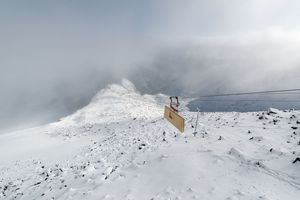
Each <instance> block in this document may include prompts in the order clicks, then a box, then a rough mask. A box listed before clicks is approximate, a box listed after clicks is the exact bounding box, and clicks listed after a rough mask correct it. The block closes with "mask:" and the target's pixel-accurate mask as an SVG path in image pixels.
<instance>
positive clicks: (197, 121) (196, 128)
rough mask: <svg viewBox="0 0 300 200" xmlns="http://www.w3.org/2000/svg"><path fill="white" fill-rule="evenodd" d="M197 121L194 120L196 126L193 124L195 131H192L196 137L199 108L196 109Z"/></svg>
mask: <svg viewBox="0 0 300 200" xmlns="http://www.w3.org/2000/svg"><path fill="white" fill-rule="evenodd" d="M197 111H198V112H197V120H196V124H195V131H194V136H196V134H197V127H198V120H199V108H197Z"/></svg>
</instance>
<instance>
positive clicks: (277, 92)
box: [182, 88, 300, 98]
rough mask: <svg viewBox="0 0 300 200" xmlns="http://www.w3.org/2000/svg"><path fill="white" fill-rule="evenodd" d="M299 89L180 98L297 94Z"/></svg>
mask: <svg viewBox="0 0 300 200" xmlns="http://www.w3.org/2000/svg"><path fill="white" fill-rule="evenodd" d="M299 91H300V88H299V89H287V90H266V91H254V92H241V93H225V94H210V95H200V96H194V97H192V96H184V97H182V98H206V97H225V96H243V95H254V94H282V95H285V94H296V93H287V92H299Z"/></svg>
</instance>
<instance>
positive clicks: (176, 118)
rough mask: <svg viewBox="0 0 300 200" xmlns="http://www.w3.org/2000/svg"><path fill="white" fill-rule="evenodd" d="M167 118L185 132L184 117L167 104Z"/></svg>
mask: <svg viewBox="0 0 300 200" xmlns="http://www.w3.org/2000/svg"><path fill="white" fill-rule="evenodd" d="M164 116H165V118H166V119H167V120H168V121H169V122H170V123H171V124H173V125H174V126H175V127H176V128H177V129H178V130H179V131H181V132H182V133H183V132H184V118H182V117H181V116H180V115H179V114H178V113H176V112H175V111H173V110H172V109H171V108H169V107H168V106H165V115H164Z"/></svg>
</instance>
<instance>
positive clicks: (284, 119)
mask: <svg viewBox="0 0 300 200" xmlns="http://www.w3.org/2000/svg"><path fill="white" fill-rule="evenodd" d="M168 100H169V99H168V97H167V96H165V95H161V94H159V95H141V94H140V93H139V92H138V91H137V90H136V89H135V87H134V85H133V84H132V83H131V82H129V81H128V80H123V81H122V83H121V84H112V85H109V86H107V87H106V88H105V89H103V90H101V91H99V92H98V93H97V94H96V95H95V97H94V98H93V99H92V101H91V103H90V104H89V105H87V106H85V107H84V108H82V109H80V110H78V111H77V112H75V113H74V114H72V115H70V116H68V117H65V118H62V119H61V120H60V121H58V122H55V123H51V124H48V125H44V126H41V127H36V128H32V129H27V130H23V131H18V132H13V133H7V134H3V135H0V199H3V200H4V199H22V200H34V199H45V200H46V199H47V200H49V199H51V200H56V199H90V200H96V199H97V200H99V199H107V200H113V199H114V200H123V199H124V200H126V199H127V200H142V199H147V200H150V199H151V200H163V199H172V200H173V199H174V200H175V199H184V200H187V199H201V200H202V199H207V200H221V199H227V200H238V199H245V200H253V199H262V200H283V199H286V200H298V199H299V198H300V158H299V157H300V112H299V111H295V110H287V111H281V110H277V109H270V110H268V111H265V112H249V113H237V112H227V113H218V112H217V113H204V112H202V113H200V116H199V125H198V131H197V134H196V135H194V134H193V132H194V126H195V123H196V116H197V113H195V112H190V111H188V109H187V108H186V107H184V106H182V107H181V108H180V114H181V115H182V116H183V117H184V118H185V120H186V127H185V129H186V130H185V132H184V133H183V134H181V133H179V132H178V131H177V130H176V129H175V128H174V127H173V126H172V125H171V124H170V123H169V122H168V121H167V120H165V119H164V118H163V112H164V106H165V105H167V103H168ZM185 103H187V102H184V104H183V105H185ZM16 147H18V148H16Z"/></svg>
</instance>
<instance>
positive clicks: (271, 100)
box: [196, 99, 300, 103]
mask: <svg viewBox="0 0 300 200" xmlns="http://www.w3.org/2000/svg"><path fill="white" fill-rule="evenodd" d="M196 101H203V102H210V101H212V102H250V101H255V102H295V103H297V102H298V103H300V100H274V99H269V100H267V99H241V100H236V99H232V100H229V99H197V100H196Z"/></svg>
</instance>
